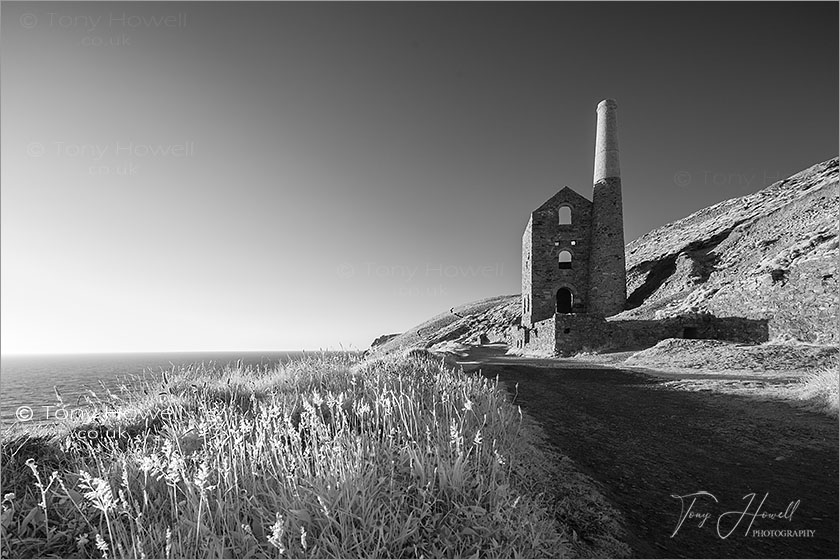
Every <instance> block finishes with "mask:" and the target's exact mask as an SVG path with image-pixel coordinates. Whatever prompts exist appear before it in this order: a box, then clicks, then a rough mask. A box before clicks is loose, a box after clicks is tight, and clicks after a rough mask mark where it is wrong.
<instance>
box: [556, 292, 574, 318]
mask: <svg viewBox="0 0 840 560" xmlns="http://www.w3.org/2000/svg"><path fill="white" fill-rule="evenodd" d="M573 302H574V296H573V295H572V291H571V290H570V289H569V288H560V289H559V290H557V313H571V312H572V303H573Z"/></svg>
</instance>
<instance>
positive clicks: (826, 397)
mask: <svg viewBox="0 0 840 560" xmlns="http://www.w3.org/2000/svg"><path fill="white" fill-rule="evenodd" d="M838 368H840V362H835V363H834V364H833V365H829V366H824V367H821V368H819V369H817V370H816V371H815V372H813V373H811V374H808V375H806V376H805V377H804V378H803V379H802V380H801V381H800V383H799V385H798V386H797V387H796V389H795V393H796V396H797V397H798V398H799V399H800V400H803V401H806V402H808V403H810V404H811V405H813V407H814V408H816V409H818V410H820V411H821V412H824V413H826V414H829V415H832V416H837V415H838V408H840V390H839V389H840V373H838Z"/></svg>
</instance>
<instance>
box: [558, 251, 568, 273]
mask: <svg viewBox="0 0 840 560" xmlns="http://www.w3.org/2000/svg"><path fill="white" fill-rule="evenodd" d="M557 262H558V264H559V265H560V268H561V269H568V268H572V254H571V253H570V252H568V251H560V255H559V256H558V257H557Z"/></svg>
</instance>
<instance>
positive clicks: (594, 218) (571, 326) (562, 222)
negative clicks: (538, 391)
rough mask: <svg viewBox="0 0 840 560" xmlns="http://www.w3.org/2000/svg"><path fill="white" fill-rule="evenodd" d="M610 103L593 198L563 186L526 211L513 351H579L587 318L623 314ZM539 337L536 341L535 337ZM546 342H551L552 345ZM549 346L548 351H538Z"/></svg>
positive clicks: (600, 119)
mask: <svg viewBox="0 0 840 560" xmlns="http://www.w3.org/2000/svg"><path fill="white" fill-rule="evenodd" d="M616 109H617V105H616V102H615V101H614V100H612V99H605V100H604V101H601V103H599V104H598V108H597V110H596V113H597V133H596V140H595V172H594V179H593V183H594V187H593V192H592V201H591V202H590V201H589V200H588V199H587V198H585V197H583V196H582V195H580V194H578V193H577V192H575V191H574V190H572V189H570V188H569V187H564V188H563V189H562V190H561V191H560V192H558V193H557V194H555V195H554V196H552V197H551V198H550V199H548V200H547V201H546V202H545V203H544V204H543V205H542V206H540V207H539V208H537V209H536V210H534V211H533V212H532V213H531V217H530V219H529V220H528V225H527V226H526V228H525V233H524V235H523V236H522V324H521V327H520V330H521V332H520V333H518V336H517V338H518V339H519V342H518V346H520V347H525V346H530V345H532V338H534V336H537V337H539V338H541V339H544V340H540V341H539V346H541V347H550V346H553V347H554V348H553V350H555V351H556V352H559V353H565V352H564V351H571V350H573V349H574V348H578V347H580V338H581V337H585V336H586V332H585V331H587V330H588V329H587V328H586V326H587V325H589V324H590V323H592V320H597V319H599V318H600V319H603V318H604V317H607V316H610V315H615V314H616V313H620V312H621V311H623V310H624V306H625V302H626V299H627V278H626V273H625V263H624V219H623V215H622V204H621V176H620V170H619V159H618V130H617V122H616ZM540 335H542V336H540ZM551 342H553V344H551ZM544 349H549V348H544Z"/></svg>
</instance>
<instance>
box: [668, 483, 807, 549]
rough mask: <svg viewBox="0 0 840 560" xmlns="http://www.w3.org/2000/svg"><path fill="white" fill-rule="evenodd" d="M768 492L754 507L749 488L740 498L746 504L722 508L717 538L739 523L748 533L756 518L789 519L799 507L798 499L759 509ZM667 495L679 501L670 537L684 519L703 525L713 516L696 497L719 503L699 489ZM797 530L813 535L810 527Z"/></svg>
mask: <svg viewBox="0 0 840 560" xmlns="http://www.w3.org/2000/svg"><path fill="white" fill-rule="evenodd" d="M769 495H770V493H769V492H768V493H766V494H764V497H763V498H761V502H760V503H758V505H757V506H755V507H754V506H753V503H755V502H756V493H755V492H751V493H749V494H747V495H746V496H744V497H743V498H741V499H742V500H747V499H749V502H747V505H746V506H745V507H744V508H743V509H735V510H732V511H726V512H723V513H721V514H719V515H717V520H716V523H715V531H716V532H717V535H718V537H720V538H721V539H725V538H728V537H729V536H730V535H732V533H734V532H735V530H736V529H738V527H739V526H742V524H745V525H746V529H745V531H744V536H747V535H749V532H750V529H751V528H752V526H753V523H755V520H756V519H772V520H785V521H792V520H793V513H794V512H795V511H796V509H797V508H798V507H799V502H800V500H796V501H792V502H790V503H788V505H787V507H786V508H785V510H784V511H777V512H773V511H762V508H763V507H764V503H765V502H766V501H767V496H769ZM671 497H672V498H674V499H675V500H679V501H680V517H679V519H678V520H677V526H676V528H675V529H674V532H673V533H671V538H674V536H675V535H676V534H677V533H678V532H679V530H680V528H681V527H682V526H683V524H684V523H685V522H686V521H688V522H689V523H694V522H696V523H697V527H700V528H703V526H704V525H705V524H706V522H707V521H709V520H710V519H712V518H713V517H714V516H713V514H712V513H709V512H708V511H701V510H700V505H698V500H702V501H703V502H705V503H707V504H708V503H709V500H711V501H713V502H714V503H716V504H717V503H720V501H719V500H718V499H717V498H716V497H715V496H714V494H712V493H711V492H706V491H704V490H700V491H699V492H694V493H692V494H684V495H682V496H679V495H677V494H671ZM703 502H701V503H703ZM695 506H697V507H695ZM756 532H758V531H753V533H756ZM764 532H766V531H764ZM800 532H801V533H803V534H802V535H801V536H808V537H810V536H813V533H814V531H804V530H803V531H800ZM806 533H808V534H806ZM758 536H761V535H758Z"/></svg>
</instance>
